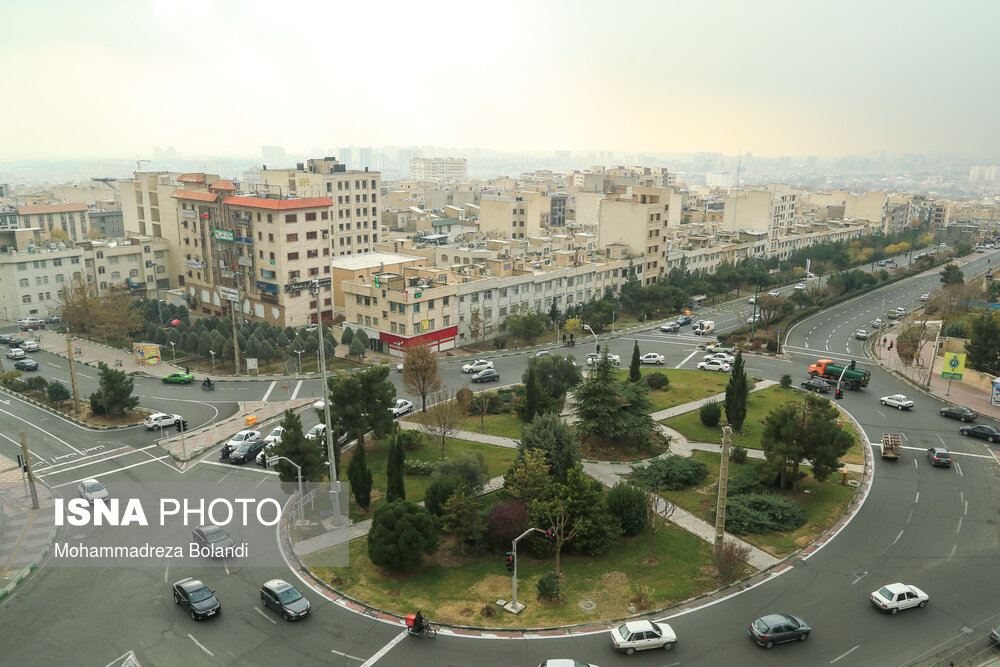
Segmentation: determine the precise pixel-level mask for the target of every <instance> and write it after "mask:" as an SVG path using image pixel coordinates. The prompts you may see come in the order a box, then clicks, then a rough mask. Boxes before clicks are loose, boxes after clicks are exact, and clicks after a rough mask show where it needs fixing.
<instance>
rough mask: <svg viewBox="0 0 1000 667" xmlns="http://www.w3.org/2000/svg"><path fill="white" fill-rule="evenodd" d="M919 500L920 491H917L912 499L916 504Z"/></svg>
mask: <svg viewBox="0 0 1000 667" xmlns="http://www.w3.org/2000/svg"><path fill="white" fill-rule="evenodd" d="M919 502H920V492H919V491H917V496H916V497H915V498H914V499H913V504H914V505H916V504H917V503H919Z"/></svg>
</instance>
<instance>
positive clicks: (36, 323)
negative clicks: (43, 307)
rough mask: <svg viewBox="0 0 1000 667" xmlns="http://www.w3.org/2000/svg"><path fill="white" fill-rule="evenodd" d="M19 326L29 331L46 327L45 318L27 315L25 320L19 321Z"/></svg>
mask: <svg viewBox="0 0 1000 667" xmlns="http://www.w3.org/2000/svg"><path fill="white" fill-rule="evenodd" d="M17 328H18V329H22V330H27V331H31V330H33V329H44V328H45V320H43V319H40V318H38V317H26V318H24V319H23V320H18V321H17Z"/></svg>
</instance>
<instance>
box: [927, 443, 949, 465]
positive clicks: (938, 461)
mask: <svg viewBox="0 0 1000 667" xmlns="http://www.w3.org/2000/svg"><path fill="white" fill-rule="evenodd" d="M927 459H928V460H929V461H930V462H931V465H934V466H944V467H945V468H950V467H951V454H949V453H948V450H947V449H945V448H944V447H930V448H928V450H927Z"/></svg>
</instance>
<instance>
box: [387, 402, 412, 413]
mask: <svg viewBox="0 0 1000 667" xmlns="http://www.w3.org/2000/svg"><path fill="white" fill-rule="evenodd" d="M412 411H413V401H408V400H406V399H405V398H397V399H396V403H395V405H393V406H392V407H391V408H389V412H391V413H392V416H393V417H402V416H403V415H405V414H406V413H408V412H412Z"/></svg>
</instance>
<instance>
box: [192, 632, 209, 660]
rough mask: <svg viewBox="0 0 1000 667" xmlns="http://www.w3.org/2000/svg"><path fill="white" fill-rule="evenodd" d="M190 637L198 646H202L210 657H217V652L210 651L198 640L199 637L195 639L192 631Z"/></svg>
mask: <svg viewBox="0 0 1000 667" xmlns="http://www.w3.org/2000/svg"><path fill="white" fill-rule="evenodd" d="M188 637H190V638H191V641H193V642H194V643H195V644H197V645H198V648H200V649H201V650H202V651H204V652H205V653H206V654H207V655H208V657H210V658H211V657H215V654H214V653H212V652H211V651H209V650H208V649H207V648H205V646H204V645H203V644H202V643H201V642H200V641H198V640H197V639H195V638H194V635H192V634H191V633H188Z"/></svg>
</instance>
